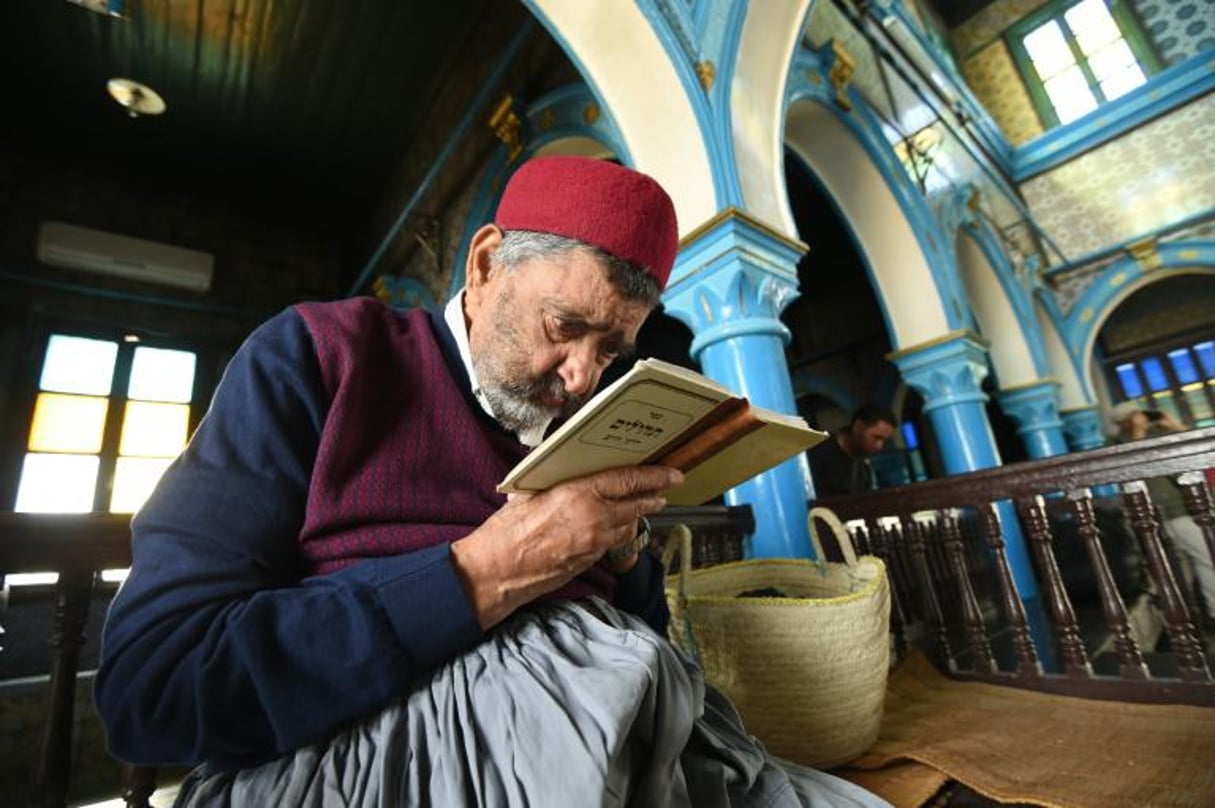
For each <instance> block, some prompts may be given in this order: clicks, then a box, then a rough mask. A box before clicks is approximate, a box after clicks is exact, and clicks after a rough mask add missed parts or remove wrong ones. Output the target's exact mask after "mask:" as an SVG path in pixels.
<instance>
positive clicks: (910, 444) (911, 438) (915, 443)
mask: <svg viewBox="0 0 1215 808" xmlns="http://www.w3.org/2000/svg"><path fill="white" fill-rule="evenodd" d="M901 428H902V430H903V445H904V446H906V447H907V448H908V449H918V448H920V437H919V436H918V435H916V433H915V424H913V423H911V422H910V421H904V422H903V426H902V427H901Z"/></svg>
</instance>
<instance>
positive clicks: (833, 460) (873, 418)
mask: <svg viewBox="0 0 1215 808" xmlns="http://www.w3.org/2000/svg"><path fill="white" fill-rule="evenodd" d="M897 426H898V419H897V418H895V417H894V413H893V412H891V411H890V410H889V409H887V408H886V407H881V406H878V405H877V404H865V405H863V406H861V407H859V408H858V409H857V410H856V412H854V413H853V414H852V421H851V422H850V423H849V424H848V426H847V427H846V428H845V429H843V430H841V431H839V432H836V433H834V434H832V436H831V439H830V440H825V441H823V442H822V443H820V444H818V445H817V446H815V447H814V448H813V449H811V450H810V451H809V452H808V456H809V459H810V473H811V475H812V476H813V477H814V490H815V491H816V492H817V493H818V495H819V496H830V495H833V494H860V493H864V492H865V491H870V490H872V489H873V488H875V487H876V486H875V485H874V482H873V469H872V468H871V467H870V465H869V460H868V458H869V457H870V456H871V455H875V454H877V453H878V452H880V451H882V449H884V448H885V447H886V444H887V442H889V441H890V439H891V438H892V437H894V432H895V429H896V428H897Z"/></svg>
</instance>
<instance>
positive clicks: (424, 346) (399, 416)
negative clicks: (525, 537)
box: [296, 297, 616, 601]
mask: <svg viewBox="0 0 1215 808" xmlns="http://www.w3.org/2000/svg"><path fill="white" fill-rule="evenodd" d="M296 310H297V311H298V312H299V314H300V316H301V317H302V318H303V320H304V322H305V324H306V325H307V327H308V330H309V332H310V333H311V335H312V341H313V344H314V346H315V348H316V355H317V359H318V361H319V363H320V368H321V376H322V379H323V381H324V385H325V391H326V394H327V396H328V398H329V410H328V414H327V416H326V418H325V425H324V428H323V430H322V432H321V439H320V445H319V447H318V449H317V455H316V461H315V463H314V464H313V469H312V480H311V483H310V485H309V489H308V505H307V512H306V514H305V518H304V526H303V529H302V530H301V532H300V542H301V551H302V553H303V555H304V558H305V559H306V561H307V563H308V564H309V565H310V567H311V569H310V571H311V572H314V573H326V572H332V571H334V570H337V569H340V568H342V567H345V566H348V565H350V564H353V563H355V562H357V561H360V560H363V559H368V558H375V557H378V556H388V555H395V554H399V553H406V552H410V551H413V550H420V549H422V548H424V547H430V546H431V545H435V544H438V543H439V542H451V541H455V540H456V539H459V538H462V537H463V536H466V535H468V534H469V533H471V532H472V531H473V530H474V529H476V528H477V527H479V526H480V525H481V524H482V523H483V522H484V521H485V520H486V519H488V518H489V517H490V515H492V514H493V513H494V512H495V511H496V510H498V509H499V508H500V507H502V505H503V504H504V503H505V502H506V497H505V496H504V495H502V494H499V493H498V492H497V491H496V490H495V488H496V486H497V484H498V483H499V482H500V481H501V480H502V478H503V477H505V476H506V473H507V472H508V471H509V470H510V469H511V468H512V467H513V466H514V465H515V463H517V462H518V461H519V460H520V459H522V457H523V456H524V455H525V454H526V453H527V451H528V450H527V447H525V446H523V445H522V444H520V443H519V442H518V440H516V439H515V437H514V436H513V435H511V434H509V433H507V432H505V431H504V430H502V429H501V428H499V427H498V426H497V425H496V424H493V423H491V422H489V420H488V419H487V418H486V417H484V415H483V414H481V413H479V412H478V411H477V410H475V409H474V408H475V407H477V404H476V403H475V401H474V400H473V399H472V398H471V392H470V391H468V390H464V389H462V388H461V384H460V381H457V380H462V379H463V378H464V374H463V373H462V372H454V371H453V369H452V367H451V365H450V364H449V363H456V366H457V367H459V365H458V363H459V361H460V360H459V357H458V356H451V357H449V356H447V355H445V353H444V351H443V349H442V348H441V347H440V344H439V342H438V340H437V339H436V335H435V333H434V327H433V326H432V324H431V320H430V317H429V316H428V315H427V313H426V312H424V311H421V310H417V309H414V310H410V311H407V312H403V313H402V312H396V311H393V310H392V309H390V308H388V307H387V306H385V305H383V304H382V303H380V302H379V301H378V300H375V299H373V298H366V297H364V298H353V299H350V300H342V301H337V302H334V303H305V304H301V305H299V306H297V307H296ZM615 584H616V581H615V576H613V575H612V574H611V573H610V571H608V570H607V569H606V568H603V567H601V566H597V567H593V568H592V569H590V570H588V571H587V572H585V573H583V575H582V576H580V577H579V578H578V579H575V580H574V581H572V582H570V584H568V585H566V587H564V588H563V589H562V590H561V591H560V592H557V593H553V595H552V597H570V598H573V597H582V596H585V595H589V594H597V595H600V596H602V597H604V598H606V599H608V600H609V601H611V600H612V599H613V596H614V595H615V588H616V586H615Z"/></svg>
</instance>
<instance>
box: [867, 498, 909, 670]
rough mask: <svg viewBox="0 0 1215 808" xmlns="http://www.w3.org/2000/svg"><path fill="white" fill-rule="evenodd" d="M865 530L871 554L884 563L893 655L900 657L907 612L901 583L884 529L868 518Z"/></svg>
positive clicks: (904, 645) (903, 643) (902, 652)
mask: <svg viewBox="0 0 1215 808" xmlns="http://www.w3.org/2000/svg"><path fill="white" fill-rule="evenodd" d="M865 530H866V532H867V533H868V534H869V548H870V550H871V551H872V553H873V555H875V556H877V557H878V558H880V559H882V561H884V562H885V564H886V582H887V583H888V584H889V586H890V632H891V634H892V635H893V637H894V653H895V656H896V657H901V656H903V654H904V653H906V651H907V634H906V630H905V625H906V621H907V614H906V611H905V610H904V608H903V602H902V590H903V585H902V583H901V582H900V581H898V580H897V578H898V576H897V574H896V573H895V568H894V564H893V563H892V561H893V559H892V558H891V556H890V553H889V552H888V551H887V545H886V531H885V529H884V528H883V527H882V526H881V525H880V524H878V521H877V520H876V519H872V518H870V519H866V520H865Z"/></svg>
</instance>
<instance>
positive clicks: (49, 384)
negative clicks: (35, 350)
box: [39, 334, 118, 396]
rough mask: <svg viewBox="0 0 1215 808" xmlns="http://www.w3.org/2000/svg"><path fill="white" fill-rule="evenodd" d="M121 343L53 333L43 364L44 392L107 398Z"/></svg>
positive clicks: (42, 384)
mask: <svg viewBox="0 0 1215 808" xmlns="http://www.w3.org/2000/svg"><path fill="white" fill-rule="evenodd" d="M116 356H118V343H117V342H106V341H105V340H100V339H85V338H83V337H69V336H65V335H63V334H52V335H51V338H50V341H49V342H48V343H47V346H46V359H44V360H43V362H42V378H41V380H39V386H40V387H41V388H42V389H43V390H57V391H59V392H61V393H83V394H84V395H91V396H108V395H109V394H110V386H111V383H112V380H113V378H114V358H115V357H116Z"/></svg>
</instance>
